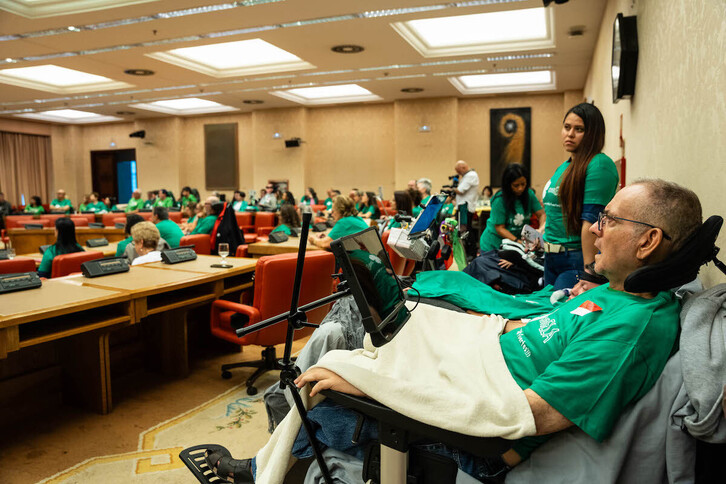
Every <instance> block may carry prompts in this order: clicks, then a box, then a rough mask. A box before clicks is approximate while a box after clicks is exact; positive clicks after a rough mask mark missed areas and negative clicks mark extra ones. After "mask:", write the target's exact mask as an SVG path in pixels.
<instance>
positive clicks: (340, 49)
mask: <svg viewBox="0 0 726 484" xmlns="http://www.w3.org/2000/svg"><path fill="white" fill-rule="evenodd" d="M330 50H332V51H333V52H337V53H338V54H357V53H358V52H363V51H364V50H365V49H364V48H363V47H361V46H360V45H352V44H344V45H336V46H335V47H331V48H330Z"/></svg>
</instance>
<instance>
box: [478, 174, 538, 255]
mask: <svg viewBox="0 0 726 484" xmlns="http://www.w3.org/2000/svg"><path fill="white" fill-rule="evenodd" d="M538 210H542V205H540V203H539V200H537V196H536V195H535V194H534V190H532V189H531V188H530V189H529V200H528V206H527V211H526V212H525V210H524V208H523V207H522V202H521V201H520V200H519V199H517V200H515V201H514V212H508V211H507V207H506V204H505V203H504V196H503V195H502V192H501V191H499V192H497V193H496V194H495V195H494V197H492V211H491V213H490V215H489V220H487V227H486V229H485V230H484V232H482V234H481V238H479V248H480V249H481V251H482V252H484V251H487V250H496V249H499V245H500V244H501V243H502V237H500V236H499V234H498V233H497V229H496V226H497V225H504V228H506V229H507V230H509V231H510V232H511V233H512V235H514V236H515V237H517V238H520V235H521V234H522V227H524V225H525V224H527V223H529V219H530V217H531V216H532V214H533V213H535V212H537V211H538Z"/></svg>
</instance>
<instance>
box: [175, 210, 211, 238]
mask: <svg viewBox="0 0 726 484" xmlns="http://www.w3.org/2000/svg"><path fill="white" fill-rule="evenodd" d="M189 211H190V212H191V217H189V219H188V220H187V221H186V222H182V224H181V229H182V232H184V234H185V235H189V234H191V233H192V231H193V230H194V229H195V228H196V227H197V223H199V221H200V220H201V219H203V218H204V216H205V215H206V214H205V213H204V204H203V203H197V204H196V205H195V206H194V208H192V207H191V206H190V207H189Z"/></svg>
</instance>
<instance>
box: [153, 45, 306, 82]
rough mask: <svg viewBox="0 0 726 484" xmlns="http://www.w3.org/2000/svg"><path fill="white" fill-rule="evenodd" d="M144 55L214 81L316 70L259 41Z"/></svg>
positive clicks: (295, 57)
mask: <svg viewBox="0 0 726 484" xmlns="http://www.w3.org/2000/svg"><path fill="white" fill-rule="evenodd" d="M146 55H148V56H149V57H153V58H154V59H158V60H161V61H164V62H168V63H170V64H174V65H177V66H179V67H184V68H185V69H191V70H193V71H197V72H201V73H203V74H207V75H210V76H214V77H231V76H246V75H251V74H261V73H267V72H283V71H298V70H301V69H313V68H314V67H315V66H313V65H312V64H308V63H307V62H305V61H303V60H302V59H300V58H299V57H298V56H296V55H294V54H292V53H290V52H287V51H286V50H283V49H280V48H279V47H276V46H274V45H272V44H270V43H269V42H265V41H264V40H262V39H249V40H240V41H237V42H223V43H221V44H210V45H200V46H198V47H186V48H183V49H173V50H169V51H166V52H156V53H154V54H146Z"/></svg>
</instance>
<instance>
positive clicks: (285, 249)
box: [247, 232, 327, 257]
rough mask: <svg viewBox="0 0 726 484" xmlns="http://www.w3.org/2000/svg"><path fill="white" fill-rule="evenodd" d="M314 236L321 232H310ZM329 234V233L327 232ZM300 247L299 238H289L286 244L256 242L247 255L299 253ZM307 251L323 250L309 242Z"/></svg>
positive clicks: (248, 247) (250, 246)
mask: <svg viewBox="0 0 726 484" xmlns="http://www.w3.org/2000/svg"><path fill="white" fill-rule="evenodd" d="M310 233H311V234H312V235H313V236H317V234H319V233H320V232H310ZM325 233H326V234H327V232H325ZM299 246H300V238H299V237H289V238H288V239H287V240H286V241H285V242H280V243H278V244H272V243H270V242H255V243H254V244H250V245H248V246H247V253H248V254H250V255H251V256H254V257H262V256H263V255H276V254H287V253H289V252H297V251H298V247H299ZM307 250H322V249H321V248H320V247H318V246H315V245H313V244H311V243H310V242H308V246H307Z"/></svg>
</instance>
